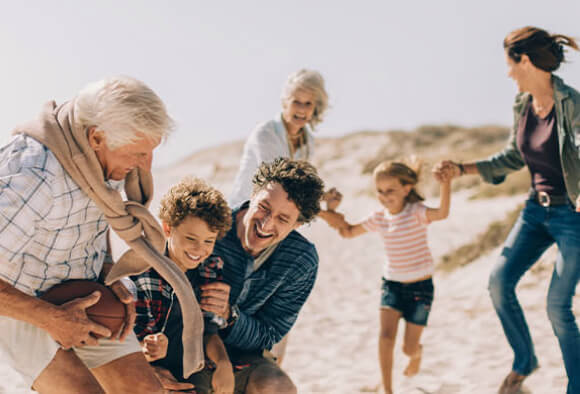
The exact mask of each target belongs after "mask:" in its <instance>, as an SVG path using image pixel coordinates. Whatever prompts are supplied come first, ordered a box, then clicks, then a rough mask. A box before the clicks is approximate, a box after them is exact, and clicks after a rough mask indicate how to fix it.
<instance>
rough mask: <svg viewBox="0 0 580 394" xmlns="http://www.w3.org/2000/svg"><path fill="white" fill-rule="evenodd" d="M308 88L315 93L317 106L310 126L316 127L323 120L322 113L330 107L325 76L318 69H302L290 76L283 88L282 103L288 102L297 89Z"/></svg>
mask: <svg viewBox="0 0 580 394" xmlns="http://www.w3.org/2000/svg"><path fill="white" fill-rule="evenodd" d="M300 89H303V90H308V91H310V92H312V93H314V97H315V108H314V113H313V114H312V119H311V120H310V126H311V127H312V128H314V126H316V125H317V124H318V123H320V122H322V115H323V114H324V111H326V109H327V108H328V94H327V93H326V90H325V89H324V78H322V75H320V73H319V72H318V71H314V70H307V69H301V70H298V71H296V72H293V73H292V74H290V75H289V76H288V79H287V80H286V84H285V85H284V88H283V89H282V97H281V98H282V104H283V105H284V104H285V103H287V102H288V100H289V99H290V98H291V97H292V95H293V94H294V93H295V92H296V91H297V90H300Z"/></svg>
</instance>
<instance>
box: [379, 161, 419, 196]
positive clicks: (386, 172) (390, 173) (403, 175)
mask: <svg viewBox="0 0 580 394" xmlns="http://www.w3.org/2000/svg"><path fill="white" fill-rule="evenodd" d="M411 162H413V164H411V163H410V164H405V163H403V162H400V161H383V162H382V163H379V165H377V166H376V167H375V169H374V170H373V180H374V181H375V182H376V181H377V180H378V179H379V178H382V177H392V178H397V179H398V180H399V181H400V182H401V184H402V185H412V186H413V188H412V189H411V191H410V192H409V194H407V197H405V201H406V202H408V203H414V202H418V201H423V200H424V199H425V198H424V197H423V196H421V195H420V194H419V192H417V189H416V185H417V183H419V174H420V172H421V165H422V163H421V161H419V160H416V159H411Z"/></svg>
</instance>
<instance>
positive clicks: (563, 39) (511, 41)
mask: <svg viewBox="0 0 580 394" xmlns="http://www.w3.org/2000/svg"><path fill="white" fill-rule="evenodd" d="M563 45H566V46H568V47H570V48H573V49H576V50H578V44H577V43H576V41H575V40H574V39H573V38H571V37H568V36H565V35H562V34H553V35H552V34H550V33H548V32H547V31H545V30H543V29H540V28H537V27H533V26H526V27H522V28H520V29H517V30H514V31H512V32H511V33H509V34H508V35H507V36H506V37H505V38H504V40H503V47H504V49H505V50H506V51H507V54H508V56H509V57H510V58H511V59H512V60H513V61H514V62H516V63H519V62H520V60H521V58H522V55H527V56H528V57H529V58H530V61H531V62H532V64H533V65H534V66H536V67H537V68H539V69H541V70H544V71H548V72H552V71H555V70H557V69H558V67H560V64H561V63H562V62H564V47H563Z"/></svg>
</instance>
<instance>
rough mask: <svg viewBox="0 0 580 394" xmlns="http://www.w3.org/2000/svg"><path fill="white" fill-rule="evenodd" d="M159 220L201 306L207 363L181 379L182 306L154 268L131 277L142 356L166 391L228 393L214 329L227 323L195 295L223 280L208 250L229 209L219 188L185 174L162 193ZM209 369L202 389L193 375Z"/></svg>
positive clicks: (228, 371)
mask: <svg viewBox="0 0 580 394" xmlns="http://www.w3.org/2000/svg"><path fill="white" fill-rule="evenodd" d="M159 218H160V219H161V221H162V225H163V231H164V232H165V235H166V238H167V243H166V250H165V253H166V255H167V256H168V257H169V258H170V259H171V260H173V261H174V262H175V263H176V264H177V266H178V267H179V268H180V269H181V270H182V271H183V272H184V273H185V275H186V276H187V278H188V279H189V281H190V283H191V286H192V287H193V290H194V292H195V294H196V297H197V299H198V302H200V305H201V306H202V308H203V309H204V316H205V321H204V324H205V326H204V345H205V354H206V367H205V369H204V370H202V371H200V372H198V373H196V374H193V375H191V376H190V377H188V378H187V379H184V378H183V365H182V358H183V347H182V342H181V334H182V330H183V320H182V315H181V309H180V307H179V302H177V297H176V296H175V294H174V292H173V289H172V288H171V286H170V285H169V284H168V283H167V282H166V281H165V280H164V279H163V278H162V277H161V276H160V275H159V274H158V273H157V272H156V271H155V270H153V269H150V270H149V271H146V272H144V273H142V274H140V275H138V276H135V277H133V278H132V279H133V281H134V282H135V284H136V286H137V303H136V307H137V320H136V322H135V328H134V330H135V333H136V334H137V337H138V338H139V340H140V341H141V343H142V345H143V352H144V353H145V357H146V358H147V361H149V362H150V363H152V365H153V366H154V367H155V371H156V374H157V376H158V377H159V379H160V380H161V382H162V384H163V386H164V388H165V389H168V390H186V391H184V392H192V393H206V392H207V393H209V392H210V391H211V389H212V388H213V390H214V391H215V392H216V393H233V390H234V375H233V370H232V364H231V362H230V360H229V358H228V356H227V353H226V351H225V348H224V345H223V342H222V341H221V339H220V337H219V335H218V333H217V331H218V329H219V328H223V327H224V326H225V325H226V321H225V320H224V319H223V318H221V317H220V316H219V315H217V314H214V313H212V312H207V310H208V309H211V307H209V308H207V307H205V308H204V304H203V303H202V302H201V295H200V294H201V287H203V286H207V285H208V284H209V283H213V282H219V281H222V268H223V261H222V260H221V258H219V257H217V256H212V252H213V248H214V244H215V241H216V240H217V239H219V238H221V237H223V236H224V235H225V234H226V232H227V231H228V230H229V229H230V227H231V222H232V219H231V210H230V209H229V207H228V205H227V203H226V201H225V199H224V197H223V195H222V194H221V193H220V192H219V191H217V190H216V189H214V188H212V187H210V186H208V185H207V184H206V183H205V182H203V181H202V180H200V179H196V178H186V179H184V180H182V181H181V182H180V183H178V184H177V185H175V186H173V187H172V188H171V189H170V190H169V191H168V193H167V194H166V195H165V196H164V197H163V199H162V200H161V208H160V212H159ZM228 294H229V293H228ZM226 296H227V295H226ZM208 371H213V378H212V379H211V385H212V387H203V384H200V383H199V382H198V379H196V377H199V375H200V374H204V373H208ZM192 383H193V384H192ZM194 385H195V391H193V390H192V389H193V387H194ZM187 390H191V391H187Z"/></svg>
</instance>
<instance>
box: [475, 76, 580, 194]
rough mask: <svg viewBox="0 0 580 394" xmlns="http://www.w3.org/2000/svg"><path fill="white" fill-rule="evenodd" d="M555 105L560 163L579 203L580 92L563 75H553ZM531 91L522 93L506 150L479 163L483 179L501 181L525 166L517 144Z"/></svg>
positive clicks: (568, 186)
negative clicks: (521, 120) (517, 135)
mask: <svg viewBox="0 0 580 394" xmlns="http://www.w3.org/2000/svg"><path fill="white" fill-rule="evenodd" d="M552 85H553V88H554V105H555V106H556V122H557V130H558V142H559V146H560V162H561V165H562V173H563V175H564V182H565V183H566V190H567V191H568V197H570V200H571V201H572V202H573V203H574V204H576V199H577V198H578V195H579V194H580V93H578V92H577V91H576V90H574V89H573V88H572V87H570V86H568V85H566V84H564V81H562V79H561V78H559V77H557V76H555V75H552ZM530 98H531V95H530V94H529V93H519V94H518V95H517V96H516V101H515V104H514V127H513V129H512V132H511V134H510V139H509V142H508V144H507V146H506V147H505V149H504V150H503V151H501V152H499V153H496V154H495V155H493V156H491V157H489V158H487V159H485V160H480V161H477V162H476V165H477V169H478V170H479V173H480V174H481V177H482V178H483V180H484V181H486V182H489V183H493V184H499V183H502V182H503V181H504V180H505V177H506V175H507V174H509V173H510V172H513V171H517V170H519V169H520V168H522V167H523V166H525V165H526V163H525V162H524V159H523V157H522V155H521V152H520V150H519V149H518V146H517V143H516V132H517V130H518V123H519V121H520V119H521V117H522V115H523V112H524V111H525V109H526V104H527V103H528V101H529V100H530Z"/></svg>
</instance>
